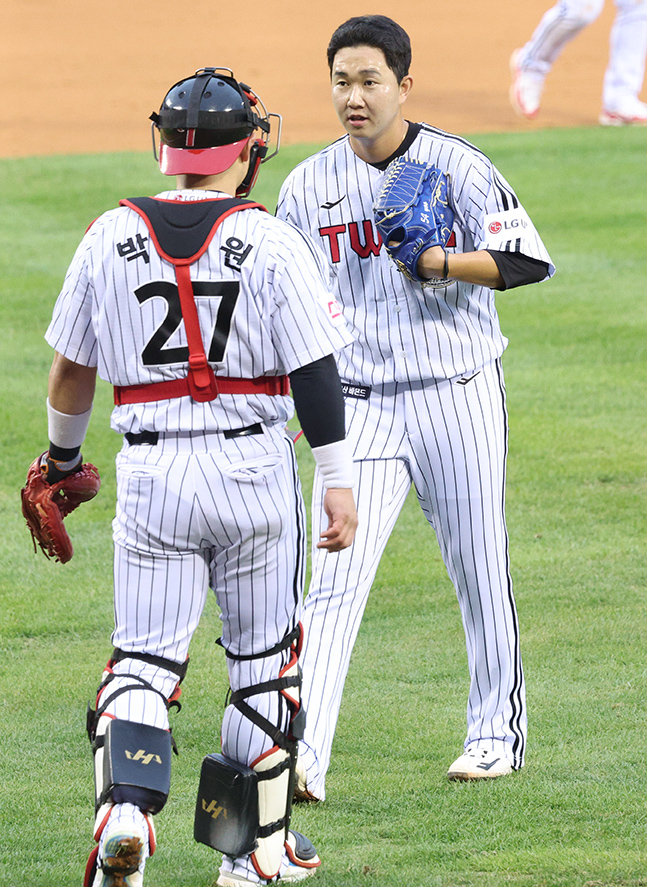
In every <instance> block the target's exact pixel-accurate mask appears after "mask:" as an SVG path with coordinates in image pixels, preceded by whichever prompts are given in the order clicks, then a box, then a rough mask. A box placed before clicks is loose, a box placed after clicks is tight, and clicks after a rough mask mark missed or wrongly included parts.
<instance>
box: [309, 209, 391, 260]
mask: <svg viewBox="0 0 647 887" xmlns="http://www.w3.org/2000/svg"><path fill="white" fill-rule="evenodd" d="M362 226H363V228H364V243H362V242H361V240H360V236H359V222H349V224H348V225H329V226H328V227H326V228H320V229H319V234H321V236H322V237H323V238H325V237H327V238H328V246H329V249H330V258H331V261H332V262H333V263H334V264H337V263H338V262H339V261H340V258H341V254H340V248H339V236H340V234H345V233H346V231H348V234H349V237H350V245H351V249H352V250H353V252H355V253H357V255H358V256H359V257H360V259H367V258H368V257H369V256H370V255H373V256H377V255H378V253H379V252H380V250H381V249H382V238H381V237H380V233H379V231H378V230H377V229H376V228H374V226H373V222H372V221H371V220H370V219H364V221H363V222H362Z"/></svg>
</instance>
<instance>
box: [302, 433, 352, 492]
mask: <svg viewBox="0 0 647 887" xmlns="http://www.w3.org/2000/svg"><path fill="white" fill-rule="evenodd" d="M312 455H313V456H314V460H315V462H316V464H317V469H318V470H319V471H320V472H321V476H322V478H323V485H324V489H326V490H330V489H332V488H335V489H348V490H350V489H352V488H353V484H354V474H353V458H352V455H351V451H350V446H349V444H348V441H347V440H346V439H343V440H336V441H334V443H329V444H324V445H323V446H321V447H313V449H312Z"/></svg>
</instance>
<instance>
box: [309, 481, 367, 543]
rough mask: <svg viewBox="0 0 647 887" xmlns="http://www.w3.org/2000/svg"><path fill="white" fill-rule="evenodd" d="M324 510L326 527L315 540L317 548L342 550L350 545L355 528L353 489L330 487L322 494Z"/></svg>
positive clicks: (355, 514)
mask: <svg viewBox="0 0 647 887" xmlns="http://www.w3.org/2000/svg"><path fill="white" fill-rule="evenodd" d="M323 505H324V511H325V512H326V514H327V515H328V529H327V530H325V531H324V532H323V533H322V534H321V536H320V537H319V538H320V539H321V542H317V548H323V549H325V550H326V551H342V549H344V548H348V546H349V545H352V542H353V539H354V538H355V530H356V529H357V511H356V509H355V500H354V499H353V491H352V490H349V489H330V490H326V492H325V495H324V501H323Z"/></svg>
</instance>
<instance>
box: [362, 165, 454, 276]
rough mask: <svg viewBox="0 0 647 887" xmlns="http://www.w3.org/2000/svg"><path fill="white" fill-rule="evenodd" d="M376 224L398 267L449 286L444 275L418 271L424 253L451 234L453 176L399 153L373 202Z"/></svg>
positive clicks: (400, 269)
mask: <svg viewBox="0 0 647 887" xmlns="http://www.w3.org/2000/svg"><path fill="white" fill-rule="evenodd" d="M373 212H374V215H375V224H376V226H377V230H378V231H379V232H380V235H381V237H382V240H383V241H384V247H385V249H386V251H387V253H388V254H389V256H390V257H391V259H393V261H394V262H395V264H396V265H397V267H398V270H399V271H401V272H402V273H403V274H404V275H405V276H406V277H408V278H409V279H410V280H414V281H416V282H417V283H421V284H423V286H424V285H427V286H446V285H447V280H446V279H444V278H441V277H438V278H432V279H430V280H425V279H423V278H421V277H420V276H419V275H418V271H417V265H418V259H419V258H420V255H421V253H423V252H424V251H425V250H427V249H429V248H430V247H432V246H441V247H443V249H444V248H445V247H446V246H447V242H448V240H449V238H450V237H451V233H452V227H453V224H454V212H453V210H452V208H451V206H450V205H449V178H448V177H447V175H446V174H445V173H444V172H441V170H439V169H438V168H437V167H435V166H427V164H424V163H419V162H417V161H415V160H405V159H404V158H403V157H398V158H396V159H395V160H394V161H392V162H391V163H390V164H389V165H388V167H387V169H386V174H385V177H384V181H383V183H382V186H381V188H380V190H379V192H378V194H377V196H376V198H375V201H374V203H373Z"/></svg>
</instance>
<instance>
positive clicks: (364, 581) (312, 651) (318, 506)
mask: <svg viewBox="0 0 647 887" xmlns="http://www.w3.org/2000/svg"><path fill="white" fill-rule="evenodd" d="M355 478H356V485H355V487H354V494H355V501H356V505H357V515H358V519H359V524H358V527H357V533H356V535H355V541H354V543H353V545H352V546H351V547H350V548H347V549H345V550H344V551H340V552H335V553H332V554H328V553H326V552H325V551H321V550H320V549H315V548H314V544H315V543H316V542H317V540H318V538H319V532H320V527H321V528H323V529H325V528H326V526H327V518H326V517H325V515H324V514H323V508H322V493H323V490H322V485H321V479H320V477H318V476H316V477H315V486H314V490H313V500H312V540H313V555H312V579H311V581H310V588H309V591H308V596H307V598H306V601H305V605H304V608H303V617H302V621H303V628H304V645H303V650H302V651H301V657H300V662H301V667H302V670H303V695H302V698H303V705H304V708H305V712H306V729H305V736H304V740H303V742H301V743H299V756H300V759H301V763H302V764H303V766H304V767H305V768H306V771H307V784H308V790H309V791H310V792H312V794H314V795H315V797H317V798H320V799H321V800H323V799H324V798H325V794H326V792H325V776H326V772H327V770H328V766H329V764H330V754H331V749H332V743H333V739H334V736H335V730H336V728H337V720H338V717H339V707H340V705H341V700H342V694H343V692H344V682H345V680H346V675H347V673H348V666H349V664H350V658H351V653H352V651H353V646H354V645H355V640H356V638H357V632H358V630H359V626H360V623H361V621H362V616H363V614H364V608H365V607H366V602H367V600H368V594H369V591H370V590H371V586H372V584H373V580H374V578H375V573H376V571H377V568H378V565H379V562H380V558H381V557H382V553H383V551H384V548H385V546H386V543H387V542H388V539H389V536H390V535H391V531H392V530H393V527H394V525H395V522H396V520H397V517H398V515H399V513H400V511H401V509H402V506H403V504H404V501H405V499H406V497H407V494H408V492H409V490H410V489H411V476H410V474H409V468H408V466H407V464H406V462H403V461H402V460H401V459H378V460H366V461H363V462H358V463H356V464H355Z"/></svg>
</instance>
